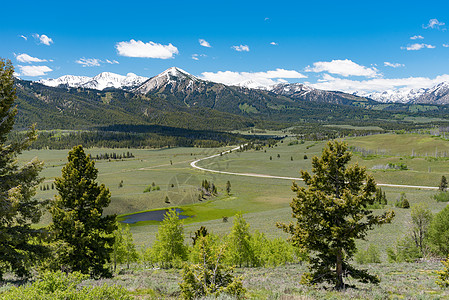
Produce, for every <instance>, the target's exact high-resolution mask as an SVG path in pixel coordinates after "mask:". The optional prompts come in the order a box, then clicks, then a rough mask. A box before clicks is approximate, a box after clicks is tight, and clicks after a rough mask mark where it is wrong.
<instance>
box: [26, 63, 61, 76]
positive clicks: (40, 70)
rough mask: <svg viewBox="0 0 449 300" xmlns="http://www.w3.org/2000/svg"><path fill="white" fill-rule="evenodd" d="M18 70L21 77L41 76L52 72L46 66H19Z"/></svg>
mask: <svg viewBox="0 0 449 300" xmlns="http://www.w3.org/2000/svg"><path fill="white" fill-rule="evenodd" d="M19 69H20V72H21V75H23V76H31V77H34V76H43V75H46V74H47V73H48V72H51V71H53V70H52V69H50V68H49V67H47V66H21V65H19Z"/></svg>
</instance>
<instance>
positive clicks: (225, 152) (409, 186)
mask: <svg viewBox="0 0 449 300" xmlns="http://www.w3.org/2000/svg"><path fill="white" fill-rule="evenodd" d="M238 149H240V146H238V147H235V148H233V149H231V150H227V151H224V152H222V153H221V154H214V155H211V156H207V157H203V158H200V159H197V160H195V161H192V162H191V163H190V166H191V167H192V168H195V169H198V170H201V171H205V172H211V173H218V174H226V175H236V176H247V177H259V178H273V179H286V180H298V181H304V180H303V179H302V178H296V177H284V176H274V175H266V174H254V173H236V172H227V171H218V170H212V169H206V168H203V167H198V166H197V165H196V164H197V163H198V162H200V161H203V160H206V159H211V158H214V157H218V156H220V155H224V154H228V153H230V152H232V151H236V150H238ZM377 185H378V186H386V187H398V188H410V189H425V190H438V187H435V186H423V185H403V184H390V183H377Z"/></svg>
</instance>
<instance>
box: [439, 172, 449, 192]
mask: <svg viewBox="0 0 449 300" xmlns="http://www.w3.org/2000/svg"><path fill="white" fill-rule="evenodd" d="M438 189H439V190H440V191H441V192H445V191H446V189H447V179H446V176H444V175H443V176H441V181H440V186H439V187H438Z"/></svg>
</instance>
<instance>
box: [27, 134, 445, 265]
mask: <svg viewBox="0 0 449 300" xmlns="http://www.w3.org/2000/svg"><path fill="white" fill-rule="evenodd" d="M294 140H295V139H294V138H293V137H288V138H286V139H284V140H283V141H282V142H279V143H278V144H277V145H276V146H274V147H271V148H265V149H263V150H259V151H255V150H250V151H246V152H236V151H234V152H232V153H231V154H228V155H223V156H218V157H216V158H214V159H210V160H204V161H201V162H199V163H198V165H199V166H201V167H205V168H209V169H215V170H222V171H231V172H241V173H258V174H269V175H277V176H288V177H300V174H299V170H301V169H304V170H309V171H310V169H311V158H312V157H313V156H314V155H320V153H321V150H322V148H323V146H324V145H325V142H309V141H307V142H305V143H303V144H301V143H298V144H294V143H291V142H292V141H294ZM346 141H347V142H348V143H349V144H350V145H351V146H354V147H357V148H360V149H362V148H363V149H365V150H367V151H368V150H369V151H372V152H373V154H370V155H361V154H356V155H354V157H353V162H358V163H359V164H361V165H364V166H366V167H367V168H368V171H369V172H370V173H371V174H372V175H373V176H374V178H375V179H376V181H377V182H379V183H394V184H409V185H428V186H437V185H438V183H439V180H440V178H441V176H442V175H448V173H447V171H448V170H449V161H448V160H447V159H446V158H441V157H439V158H434V157H430V156H428V157H425V156H423V157H412V156H410V154H411V148H413V149H414V151H415V153H416V155H418V154H420V155H421V154H422V153H426V152H427V153H430V152H431V151H433V153H434V152H435V148H437V149H438V151H439V152H442V153H443V152H446V151H447V152H448V153H449V142H447V141H444V140H442V139H438V138H434V137H431V136H428V135H406V134H387V135H373V136H366V137H357V138H348V139H346ZM223 150H225V148H222V149H201V148H172V149H160V150H143V149H96V148H94V149H86V152H87V153H90V154H91V155H92V156H93V157H95V156H96V155H97V154H101V153H106V152H107V153H112V152H115V153H117V154H119V153H123V152H127V151H130V152H132V153H133V154H134V156H135V157H134V158H132V159H124V160H111V161H107V160H100V161H97V162H96V166H97V168H98V169H99V181H100V182H102V183H104V184H106V186H108V187H109V189H110V191H111V194H112V201H111V205H110V206H109V207H108V208H107V209H106V213H115V214H118V215H122V214H130V213H135V212H140V211H145V210H152V209H161V208H167V207H182V209H183V210H184V211H185V214H187V215H190V216H192V217H191V218H187V219H186V220H185V221H184V222H185V225H186V236H187V237H188V236H190V234H192V233H193V232H194V231H195V230H196V229H197V228H198V227H199V226H201V225H204V226H206V227H207V228H208V229H209V230H210V231H211V232H214V233H216V234H220V235H223V234H227V233H228V232H229V228H230V227H231V226H232V216H233V215H235V214H236V213H237V212H242V213H244V214H245V218H246V219H247V221H248V222H249V223H250V225H251V228H252V230H259V231H261V232H264V233H265V234H266V235H267V236H269V237H276V236H279V235H281V236H285V235H284V234H283V233H282V232H281V231H280V230H278V229H277V228H276V227H275V223H276V222H277V221H282V222H289V221H290V220H291V212H290V208H289V203H290V201H291V199H292V197H293V196H294V194H293V193H292V192H291V189H290V186H291V181H290V180H281V179H269V178H254V177H243V176H234V175H225V174H216V173H206V172H203V171H199V170H195V169H193V168H191V167H190V162H191V161H193V160H195V159H197V158H201V157H206V156H210V155H213V154H216V153H219V152H221V151H223ZM380 150H382V153H383V154H376V152H375V151H377V152H378V153H379V152H380ZM67 152H68V151H67V150H33V151H28V152H25V153H24V154H23V155H22V156H21V158H20V159H21V161H26V160H29V159H31V158H33V157H35V156H37V157H39V159H41V160H43V161H44V162H45V169H44V171H43V172H42V175H43V176H44V177H45V182H44V184H45V185H47V184H48V185H50V186H51V182H52V181H53V180H54V178H55V177H57V176H60V174H61V173H60V170H61V168H62V166H63V165H64V164H65V162H66V156H67ZM305 156H307V159H305ZM270 157H271V160H270ZM389 163H390V164H396V165H399V164H405V165H407V168H408V169H407V170H383V169H376V166H385V165H387V164H389ZM373 168H374V169H373ZM204 179H207V180H210V181H212V182H214V184H215V185H216V186H217V187H218V192H219V195H218V196H217V197H212V198H209V199H207V200H203V201H198V187H199V186H201V181H202V180H204ZM228 180H229V181H230V182H231V185H232V187H231V195H226V193H225V191H224V189H225V185H226V182H227V181H228ZM121 181H123V187H119V183H120V182H121ZM153 182H154V183H155V185H156V186H159V190H157V191H151V192H149V193H144V190H145V188H146V187H148V186H149V185H151V184H152V183H153ZM299 183H300V184H302V183H301V182H299ZM383 190H384V191H385V192H386V194H387V198H388V200H389V204H390V205H391V206H390V207H389V208H391V209H394V210H395V212H396V218H395V219H394V221H393V223H392V224H389V225H386V226H383V227H380V228H376V229H375V230H374V231H372V232H371V233H370V234H369V235H368V238H367V241H361V242H360V245H361V246H362V247H364V246H365V244H366V243H375V244H376V245H377V246H378V247H379V249H380V250H381V253H382V256H383V259H385V251H384V250H385V249H386V248H387V247H389V246H391V245H392V243H395V241H396V240H397V239H399V238H401V237H402V236H403V235H404V234H406V232H407V230H408V223H409V221H410V211H409V210H406V209H399V208H394V207H393V204H394V202H395V201H396V199H398V198H399V196H400V193H401V192H405V193H406V195H407V198H408V199H409V201H410V204H411V205H412V206H413V205H414V204H416V203H421V202H424V203H427V205H428V206H429V208H430V209H431V210H432V211H434V212H438V211H439V210H441V209H442V208H443V207H444V206H445V203H437V202H435V201H434V200H433V199H432V198H431V196H432V195H433V194H435V191H430V190H420V189H410V188H387V187H385V188H383ZM55 193H56V191H55V190H51V189H50V190H47V191H40V190H39V189H38V192H37V197H38V198H41V199H48V198H51V197H53V196H54V194H55ZM166 196H167V197H168V198H169V199H170V203H169V204H167V203H165V202H164V199H165V197H166ZM222 217H229V222H227V223H223V221H222ZM49 221H50V217H49V215H48V214H47V215H46V216H45V217H44V218H43V220H42V225H45V224H48V223H49ZM156 231H157V222H156V221H149V222H139V223H137V224H135V225H133V226H132V232H133V234H134V237H135V240H136V242H137V244H139V245H151V244H152V242H153V241H154V237H155V233H156Z"/></svg>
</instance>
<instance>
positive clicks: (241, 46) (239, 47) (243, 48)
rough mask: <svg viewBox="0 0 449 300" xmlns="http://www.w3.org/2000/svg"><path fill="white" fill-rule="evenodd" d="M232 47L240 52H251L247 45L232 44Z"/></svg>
mask: <svg viewBox="0 0 449 300" xmlns="http://www.w3.org/2000/svg"><path fill="white" fill-rule="evenodd" d="M231 48H232V49H234V50H235V51H238V52H242V51H245V52H249V47H248V46H247V45H240V46H232V47H231Z"/></svg>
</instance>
